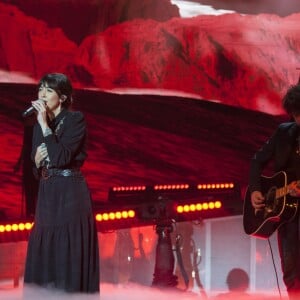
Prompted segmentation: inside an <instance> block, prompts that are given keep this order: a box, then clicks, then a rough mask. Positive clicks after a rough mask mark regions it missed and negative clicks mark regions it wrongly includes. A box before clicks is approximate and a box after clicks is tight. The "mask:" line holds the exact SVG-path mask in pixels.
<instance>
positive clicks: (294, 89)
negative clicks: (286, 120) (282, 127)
mask: <svg viewBox="0 0 300 300" xmlns="http://www.w3.org/2000/svg"><path fill="white" fill-rule="evenodd" d="M282 107H283V109H284V110H285V111H286V112H287V114H289V115H293V114H296V115H298V114H300V84H296V85H292V86H291V87H290V88H289V89H288V90H287V92H286V94H285V96H284V97H283V99H282Z"/></svg>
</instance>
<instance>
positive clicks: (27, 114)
mask: <svg viewBox="0 0 300 300" xmlns="http://www.w3.org/2000/svg"><path fill="white" fill-rule="evenodd" d="M38 100H40V99H37V100H35V101H38ZM41 101H43V100H41ZM44 103H46V102H45V101H44ZM35 112H36V109H35V108H34V107H33V106H30V107H29V108H27V109H26V110H25V111H24V112H23V113H22V117H23V118H26V117H30V116H32V115H33V114H34V113H35Z"/></svg>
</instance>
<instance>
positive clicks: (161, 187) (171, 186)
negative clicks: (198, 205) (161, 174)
mask: <svg viewBox="0 0 300 300" xmlns="http://www.w3.org/2000/svg"><path fill="white" fill-rule="evenodd" d="M189 187H190V186H189V184H185V183H184V184H158V185H154V187H153V189H154V190H156V191H162V190H187V189H188V188H189Z"/></svg>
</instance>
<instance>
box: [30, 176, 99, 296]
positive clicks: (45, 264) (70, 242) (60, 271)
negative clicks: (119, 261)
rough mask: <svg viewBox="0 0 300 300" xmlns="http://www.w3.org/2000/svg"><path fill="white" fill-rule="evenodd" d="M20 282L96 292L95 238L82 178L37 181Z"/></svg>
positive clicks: (89, 204) (89, 200) (97, 277)
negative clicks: (32, 218) (23, 272)
mask: <svg viewBox="0 0 300 300" xmlns="http://www.w3.org/2000/svg"><path fill="white" fill-rule="evenodd" d="M24 283H25V284H26V283H33V284H37V285H39V286H44V287H53V288H57V289H60V290H64V291H66V292H74V293H78V292H83V293H97V292H99V249H98V236H97V229H96V225H95V221H94V216H93V213H92V207H91V197H90V193H89V190H88V187H87V184H86V182H85V179H84V178H83V177H58V176H57V177H51V178H48V179H42V180H41V181H40V186H39V196H38V203H37V208H36V216H35V222H34V227H33V229H32V232H31V234H30V237H29V241H28V250H27V259H26V266H25V274H24Z"/></svg>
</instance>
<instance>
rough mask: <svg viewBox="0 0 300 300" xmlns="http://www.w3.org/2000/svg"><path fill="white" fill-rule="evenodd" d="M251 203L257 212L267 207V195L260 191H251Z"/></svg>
mask: <svg viewBox="0 0 300 300" xmlns="http://www.w3.org/2000/svg"><path fill="white" fill-rule="evenodd" d="M251 204H252V206H253V208H254V209H255V212H257V211H258V210H261V209H263V208H264V207H265V197H264V196H263V195H262V193H261V192H260V191H254V192H252V193H251Z"/></svg>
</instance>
